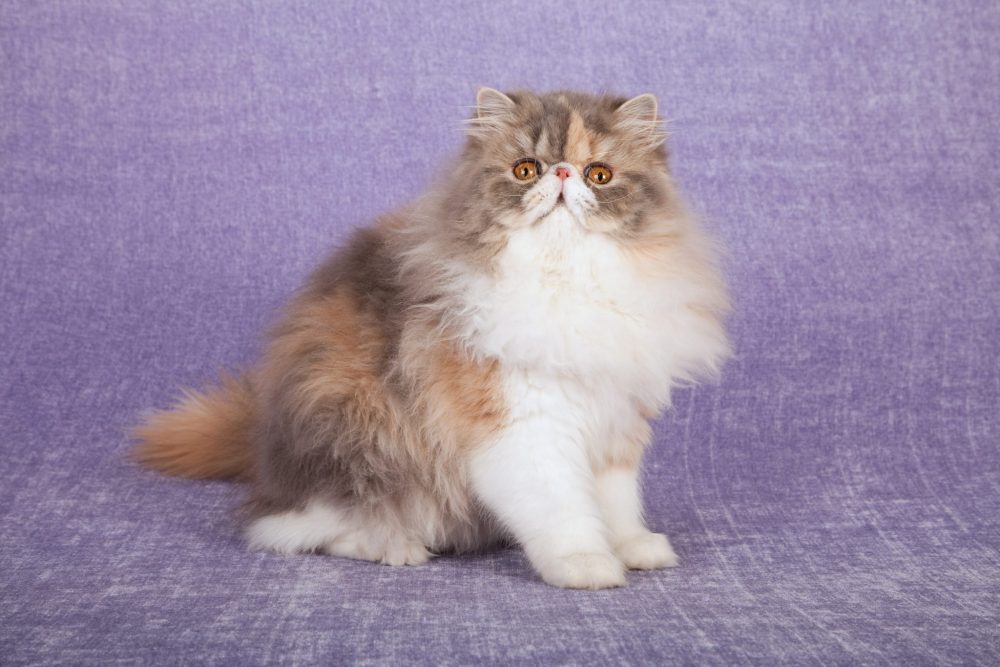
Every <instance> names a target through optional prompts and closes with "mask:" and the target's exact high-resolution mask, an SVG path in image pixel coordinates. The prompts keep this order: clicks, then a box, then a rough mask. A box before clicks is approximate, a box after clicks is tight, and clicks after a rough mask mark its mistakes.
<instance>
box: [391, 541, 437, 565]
mask: <svg viewBox="0 0 1000 667" xmlns="http://www.w3.org/2000/svg"><path fill="white" fill-rule="evenodd" d="M430 557H431V555H430V553H428V551H427V549H426V548H425V547H424V545H422V544H421V543H420V542H413V541H405V540H400V541H398V542H393V543H390V544H388V545H386V547H385V552H384V553H383V554H382V558H381V561H382V562H383V563H384V564H386V565H421V564H423V563H426V562H427V561H428V560H430Z"/></svg>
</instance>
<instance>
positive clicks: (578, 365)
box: [464, 210, 690, 405]
mask: <svg viewBox="0 0 1000 667" xmlns="http://www.w3.org/2000/svg"><path fill="white" fill-rule="evenodd" d="M689 292H690V290H687V289H686V288H685V286H684V285H683V284H676V285H671V284H670V283H669V282H667V281H664V280H663V279H659V280H651V279H650V278H649V277H648V276H644V275H642V273H641V272H640V271H639V269H638V268H637V267H636V266H635V265H634V262H632V261H630V258H629V257H628V256H627V255H626V254H625V253H624V252H623V251H622V249H621V248H620V247H619V246H618V244H617V243H616V242H615V241H613V240H612V239H610V238H609V237H608V236H606V235H604V234H599V233H593V232H588V231H586V230H584V229H582V228H581V227H580V225H578V224H577V223H576V222H575V220H573V219H572V218H571V217H570V215H569V214H568V213H567V212H565V211H560V210H557V211H556V212H554V213H553V214H552V215H550V216H548V217H547V218H546V219H545V220H543V221H542V222H541V223H539V224H536V225H534V226H531V227H528V228H525V229H521V230H518V231H516V232H514V233H513V235H512V236H511V237H510V240H509V242H508V245H507V247H506V248H505V250H504V252H503V254H502V256H501V258H500V260H499V265H498V270H497V272H496V274H494V275H492V276H479V277H477V278H476V279H475V280H474V281H473V283H472V285H471V286H470V289H469V290H468V292H467V293H466V294H465V296H464V301H465V304H464V305H465V310H466V312H467V313H468V318H467V319H466V327H467V328H466V332H465V333H466V340H467V341H469V342H470V343H471V344H472V345H473V346H474V347H475V348H477V349H478V350H479V351H480V352H481V353H483V354H485V355H487V356H491V357H496V358H499V359H501V360H503V362H504V365H505V366H507V367H517V368H520V369H523V370H530V371H535V372H540V373H545V374H550V375H556V376H569V377H573V378H575V379H576V380H578V381H582V382H584V383H585V384H590V383H597V384H601V385H608V384H611V385H614V389H615V390H616V391H618V392H623V393H625V394H627V395H631V396H633V397H636V398H641V399H642V400H643V401H646V402H649V403H651V404H653V405H656V404H660V403H662V402H663V401H664V400H665V399H666V397H667V392H668V391H669V386H670V383H671V378H672V375H673V373H674V370H675V369H674V366H675V362H676V359H675V357H676V350H675V349H674V345H673V341H676V340H678V339H679V338H682V337H683V336H684V335H685V329H686V328H688V327H687V326H686V324H685V321H684V320H686V319H687V318H688V317H689V316H690V313H689V310H688V304H687V303H686V302H685V301H686V296H687V294H688V293H689Z"/></svg>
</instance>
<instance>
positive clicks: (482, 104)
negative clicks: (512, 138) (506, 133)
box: [469, 86, 516, 138]
mask: <svg viewBox="0 0 1000 667" xmlns="http://www.w3.org/2000/svg"><path fill="white" fill-rule="evenodd" d="M515 106H516V103H515V102H514V100H512V99H510V98H509V97H507V95H504V94H503V93H501V92H500V91H499V90H496V89H495V88H487V87H485V86H483V87H480V88H479V90H477V91H476V113H475V115H473V117H472V118H470V119H469V134H470V135H471V136H474V137H480V138H482V137H484V136H486V135H488V134H490V133H492V132H494V131H497V130H503V129H504V128H505V127H506V125H507V119H508V118H509V117H510V114H511V112H513V111H514V107H515Z"/></svg>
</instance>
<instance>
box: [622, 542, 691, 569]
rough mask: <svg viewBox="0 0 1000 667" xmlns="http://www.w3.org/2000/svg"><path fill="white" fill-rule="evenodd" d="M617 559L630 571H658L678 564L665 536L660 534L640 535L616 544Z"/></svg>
mask: <svg viewBox="0 0 1000 667" xmlns="http://www.w3.org/2000/svg"><path fill="white" fill-rule="evenodd" d="M615 552H616V553H617V554H618V557H619V558H621V559H622V562H623V563H625V566H626V567H627V568H629V569H630V570H658V569H660V568H661V567H676V566H677V564H678V563H679V561H678V559H677V554H675V553H674V550H673V548H671V546H670V542H669V541H668V540H667V536H666V535H664V534H662V533H642V534H641V535H636V536H635V537H632V538H629V539H627V540H625V541H624V542H621V543H619V544H618V546H617V547H616V548H615Z"/></svg>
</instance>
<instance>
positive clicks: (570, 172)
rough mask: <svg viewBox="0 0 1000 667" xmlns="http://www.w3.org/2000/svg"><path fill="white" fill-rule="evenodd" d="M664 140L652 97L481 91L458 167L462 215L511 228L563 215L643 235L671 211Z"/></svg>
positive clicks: (601, 229) (602, 229) (591, 226)
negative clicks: (466, 195)
mask: <svg viewBox="0 0 1000 667" xmlns="http://www.w3.org/2000/svg"><path fill="white" fill-rule="evenodd" d="M664 138H665V136H664V133H663V129H662V126H661V123H660V120H659V119H658V117H657V114H656V99H655V98H654V97H653V96H652V95H640V96H639V97H636V98H633V99H631V100H626V99H624V98H616V97H609V96H594V95H585V94H581V93H571V92H565V93H550V94H544V95H535V94H532V93H527V92H518V93H511V94H510V95H505V94H503V93H501V92H499V91H495V90H492V89H488V88H486V89H482V90H480V92H479V95H478V100H477V109H476V114H475V116H474V118H473V119H472V120H471V121H470V138H469V143H468V146H467V147H466V151H465V154H464V155H463V160H462V161H461V163H460V168H461V169H463V170H466V175H465V178H464V179H463V180H465V181H466V184H467V188H468V189H472V191H473V192H472V193H471V194H472V197H471V198H470V199H469V200H468V202H467V206H468V210H467V212H466V214H467V215H469V216H472V217H473V218H474V219H476V220H479V221H480V225H482V226H485V227H490V226H500V227H502V228H505V229H516V228H521V227H525V226H530V225H533V224H537V223H539V222H540V221H543V220H545V219H546V217H547V216H549V215H551V214H552V213H553V212H556V211H559V210H560V209H565V211H567V212H568V213H569V214H570V216H571V218H572V219H573V220H574V221H575V222H576V224H579V225H581V226H583V227H584V228H586V229H588V230H590V231H593V232H598V233H607V234H612V235H616V236H622V237H635V236H639V235H641V234H642V232H643V229H644V227H646V226H647V225H648V223H649V222H650V218H651V216H657V215H663V211H664V209H665V208H666V207H669V204H670V199H671V196H672V189H671V185H670V180H669V178H668V176H667V161H666V153H665V150H664V147H663V141H664ZM483 231H484V232H485V231H487V230H486V229H484V230H483Z"/></svg>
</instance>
